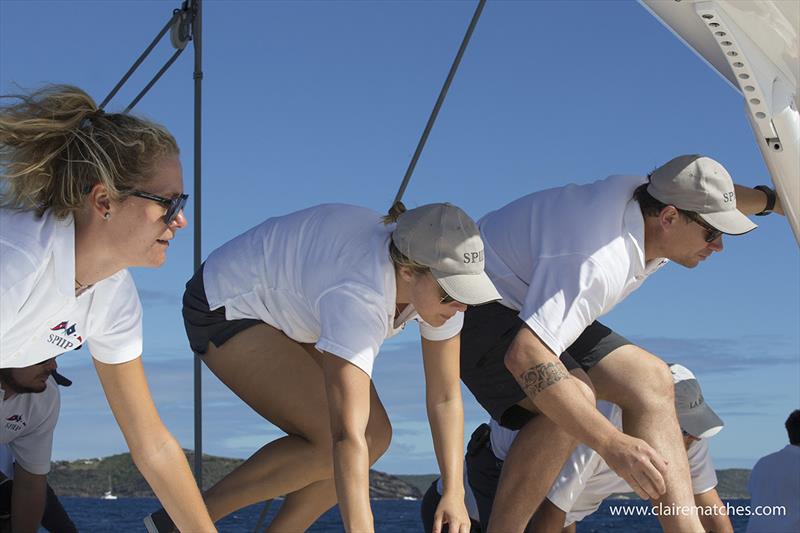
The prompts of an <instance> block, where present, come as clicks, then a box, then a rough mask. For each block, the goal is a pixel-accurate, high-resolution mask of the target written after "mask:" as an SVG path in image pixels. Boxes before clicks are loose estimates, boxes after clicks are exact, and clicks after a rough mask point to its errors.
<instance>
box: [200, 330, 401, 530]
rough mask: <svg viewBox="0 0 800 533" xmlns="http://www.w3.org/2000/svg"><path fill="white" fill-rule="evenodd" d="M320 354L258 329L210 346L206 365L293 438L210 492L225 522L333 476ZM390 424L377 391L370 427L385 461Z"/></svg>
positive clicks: (212, 507)
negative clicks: (234, 514) (244, 510)
mask: <svg viewBox="0 0 800 533" xmlns="http://www.w3.org/2000/svg"><path fill="white" fill-rule="evenodd" d="M320 358H321V354H319V353H318V352H317V351H316V350H315V349H314V348H313V347H304V346H301V345H300V344H298V343H296V342H294V341H293V340H291V339H289V338H288V337H287V336H286V335H284V334H283V333H282V332H280V331H278V330H277V329H275V328H273V327H271V326H268V325H266V324H259V325H257V326H253V327H251V328H249V329H246V330H244V331H242V332H241V333H239V334H237V335H236V336H234V337H233V338H232V339H230V340H229V341H228V342H226V343H225V344H224V345H223V346H221V347H219V348H217V347H215V346H213V345H209V350H208V353H207V354H206V355H205V356H203V361H204V362H205V363H206V365H207V366H208V368H209V369H210V370H211V371H212V372H213V373H214V374H215V375H216V376H217V377H218V378H219V379H220V380H221V381H222V382H223V383H225V384H226V385H227V386H228V387H229V388H230V389H231V390H232V391H233V392H235V393H236V395H237V396H239V397H240V398H241V399H242V400H244V401H245V403H247V404H248V405H249V406H250V407H252V408H253V409H254V410H255V411H256V412H257V413H258V414H260V415H261V416H262V417H264V418H265V419H267V420H269V421H270V422H272V423H273V424H275V425H276V426H278V427H279V428H281V429H282V430H284V431H285V432H286V433H288V435H287V436H286V437H283V438H280V439H277V440H275V441H273V442H271V443H269V444H267V445H266V446H264V447H263V448H261V449H260V450H259V451H258V452H256V453H255V454H254V455H253V456H252V457H250V458H249V459H248V460H247V461H245V462H244V463H243V464H242V465H240V466H239V467H238V468H236V469H235V470H234V471H233V472H231V473H230V474H228V475H227V476H226V477H225V478H223V479H222V480H221V481H220V482H219V483H217V484H216V485H214V486H213V487H211V488H210V489H209V490H208V491H207V492H206V494H205V500H206V505H207V506H208V510H209V513H210V514H211V518H212V519H214V520H218V519H220V518H222V517H224V516H226V515H228V514H229V513H231V512H233V511H235V510H237V509H241V508H242V507H244V506H246V505H250V504H253V503H257V502H260V501H263V500H266V499H270V498H274V497H276V496H281V495H284V494H289V493H293V492H296V491H298V490H300V489H302V488H303V487H306V486H307V485H311V484H312V483H315V482H317V481H320V480H324V479H328V478H330V477H332V475H333V458H332V455H331V434H330V421H329V418H328V403H327V398H326V394H325V382H324V378H323V375H322V369H321V366H320V361H321V359H320ZM390 440H391V426H390V425H389V420H388V418H387V417H386V412H385V410H384V409H383V406H382V405H381V403H380V399H379V398H378V395H377V393H376V392H375V389H374V387H373V388H372V394H371V403H370V418H369V422H368V425H367V444H368V446H369V449H370V456H373V455H375V456H376V459H377V457H380V455H381V454H383V452H384V451H385V450H386V449H387V448H388V446H389V441H390Z"/></svg>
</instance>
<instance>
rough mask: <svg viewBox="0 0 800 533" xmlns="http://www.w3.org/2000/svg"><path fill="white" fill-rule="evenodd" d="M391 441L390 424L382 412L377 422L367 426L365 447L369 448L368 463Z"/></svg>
mask: <svg viewBox="0 0 800 533" xmlns="http://www.w3.org/2000/svg"><path fill="white" fill-rule="evenodd" d="M391 442H392V424H391V423H390V422H389V419H388V418H387V417H386V415H385V414H384V415H383V416H381V417H379V419H378V422H376V423H374V424H370V425H369V426H367V448H369V459H370V463H374V462H375V461H377V460H378V459H379V458H380V457H381V456H382V455H383V454H384V453H386V450H388V449H389V444H391Z"/></svg>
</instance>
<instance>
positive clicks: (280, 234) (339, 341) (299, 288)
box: [203, 204, 464, 376]
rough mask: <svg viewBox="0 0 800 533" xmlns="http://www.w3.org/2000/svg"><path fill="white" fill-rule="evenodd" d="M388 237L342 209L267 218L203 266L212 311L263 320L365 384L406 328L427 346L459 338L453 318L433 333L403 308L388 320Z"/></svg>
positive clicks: (362, 212) (366, 218) (375, 224)
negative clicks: (355, 370)
mask: <svg viewBox="0 0 800 533" xmlns="http://www.w3.org/2000/svg"><path fill="white" fill-rule="evenodd" d="M393 229H394V226H393V225H390V226H386V225H384V224H383V222H382V221H381V216H380V215H379V214H378V213H375V212H374V211H371V210H369V209H366V208H363V207H356V206H351V205H343V204H323V205H319V206H315V207H310V208H308V209H304V210H302V211H297V212H295V213H291V214H289V215H285V216H281V217H275V218H270V219H268V220H266V221H265V222H263V223H261V224H259V225H258V226H256V227H254V228H252V229H251V230H249V231H247V232H245V233H243V234H242V235H239V236H238V237H236V238H235V239H233V240H231V241H229V242H228V243H226V244H224V245H223V246H221V247H220V248H218V249H216V250H215V251H214V252H212V253H211V255H210V256H209V257H208V259H207V260H206V263H205V267H204V269H203V284H204V286H205V291H206V298H207V299H208V304H209V307H210V309H211V310H214V309H218V308H220V307H222V306H224V307H225V317H226V318H227V319H228V320H234V319H241V318H251V319H257V320H261V321H263V322H265V323H267V324H269V325H271V326H273V327H275V328H277V329H279V330H281V331H283V332H284V333H285V334H286V335H287V336H288V337H289V338H291V339H294V340H295V341H297V342H302V343H313V344H315V346H316V347H317V349H318V350H320V351H325V352H329V353H332V354H335V355H337V356H339V357H341V358H343V359H345V360H347V361H349V362H351V363H353V364H354V365H356V366H357V367H359V368H360V369H362V370H363V371H364V372H366V373H367V374H368V375H370V376H371V375H372V367H373V363H374V361H375V358H376V357H377V355H378V350H379V349H380V346H381V344H382V343H383V341H384V340H385V339H387V338H389V337H391V336H393V335H395V334H396V333H397V332H398V331H400V330H401V329H402V328H403V326H404V324H405V322H407V321H408V320H412V319H417V320H418V321H419V323H420V334H421V335H422V336H423V337H424V338H426V339H429V340H434V341H435V340H445V339H449V338H451V337H453V336H455V335H457V334H458V333H459V332H460V331H461V326H462V324H463V321H464V317H463V314H462V313H456V315H455V316H453V317H452V318H451V319H450V320H448V321H447V322H446V323H445V324H444V325H442V326H440V327H433V326H430V325H429V324H426V323H425V322H423V321H422V320H421V319H420V318H419V317H418V315H417V313H416V311H415V310H414V308H413V307H412V306H410V305H409V306H407V307H406V308H405V309H404V311H403V313H402V314H401V316H400V317H398V320H395V319H394V315H395V305H396V300H397V295H396V291H397V287H396V285H395V283H396V282H395V273H394V265H393V264H392V261H391V258H390V257H389V240H390V238H391V232H392V230H393Z"/></svg>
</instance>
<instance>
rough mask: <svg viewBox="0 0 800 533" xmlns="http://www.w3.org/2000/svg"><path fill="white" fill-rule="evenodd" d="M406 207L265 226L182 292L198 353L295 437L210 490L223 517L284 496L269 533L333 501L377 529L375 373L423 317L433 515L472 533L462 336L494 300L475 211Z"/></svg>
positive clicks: (306, 519) (384, 429) (325, 212)
mask: <svg viewBox="0 0 800 533" xmlns="http://www.w3.org/2000/svg"><path fill="white" fill-rule="evenodd" d="M404 211H405V209H404V208H403V207H402V205H401V204H398V205H396V206H395V207H394V208H393V209H392V211H391V213H390V214H389V216H388V217H385V218H382V217H381V216H380V215H379V214H378V213H376V212H374V211H371V210H369V209H365V208H362V207H355V206H350V205H341V204H326V205H319V206H315V207H311V208H308V209H305V210H302V211H298V212H295V213H291V214H288V215H285V216H280V217H276V218H271V219H269V220H267V221H265V222H263V223H261V224H259V225H258V226H256V227H254V228H252V229H251V230H249V231H247V232H245V233H243V234H242V235H240V236H238V237H236V238H235V239H233V240H232V241H230V242H228V243H227V244H224V245H223V246H222V247H220V248H218V249H217V250H215V251H214V252H212V253H211V255H210V256H209V257H208V259H207V260H206V262H205V263H204V265H203V266H202V267H201V269H200V270H198V271H197V273H195V275H194V277H193V278H192V279H191V280H190V281H189V283H187V285H186V292H185V293H184V297H183V316H184V322H185V325H186V332H187V335H188V337H189V343H190V344H191V346H192V349H193V350H194V351H195V352H196V353H197V354H199V355H200V357H201V358H202V359H203V361H204V362H205V364H206V366H208V368H209V369H210V370H211V371H212V372H213V373H214V374H215V375H216V376H217V377H218V378H219V379H220V380H221V381H222V382H224V383H225V385H227V386H228V387H229V388H230V389H231V390H232V391H233V392H234V393H236V395H238V396H239V397H240V398H241V399H242V400H243V401H244V402H245V403H247V404H248V405H249V406H250V407H251V408H252V409H254V410H255V411H256V412H257V413H258V414H259V415H260V416H262V417H263V418H264V419H265V420H268V421H270V422H272V423H273V424H275V425H276V426H278V427H279V428H281V429H282V430H283V431H285V432H286V436H285V437H283V438H280V439H277V440H275V441H272V442H270V443H267V444H266V445H265V446H264V447H263V448H261V449H260V450H259V451H257V452H256V453H255V454H254V455H253V456H252V457H250V459H248V460H247V461H246V462H245V463H244V464H243V465H241V466H240V467H239V468H237V469H236V470H234V471H233V472H231V473H230V474H229V475H228V476H227V477H226V478H224V479H223V480H221V481H220V482H219V483H218V484H217V485H215V486H214V487H212V488H211V489H210V490H209V491H208V492H207V493H206V494H205V499H206V505H207V506H208V510H209V513H210V514H211V517H212V518H213V519H214V520H218V519H220V518H222V517H224V516H226V515H228V514H229V513H231V512H233V511H235V510H237V509H240V508H242V507H244V506H246V505H249V504H252V503H256V502H259V501H263V500H264V499H269V498H275V497H277V496H281V495H287V496H286V500H285V501H284V503H283V505H282V506H281V509H280V511H279V513H278V515H277V516H276V517H275V518H274V519H273V521H272V523H271V524H270V531H286V532H295V531H304V530H306V529H307V528H308V527H309V526H310V525H311V524H312V523H313V522H314V521H315V520H316V519H317V518H318V517H319V516H320V515H321V514H322V513H323V512H325V511H326V510H327V509H328V508H330V507H331V506H333V505H334V504H335V503H336V502H337V500H338V503H339V509H340V511H341V514H342V520H343V522H344V527H345V529H346V530H347V531H351V532H358V533H367V532H369V531H373V530H374V524H373V519H372V512H371V510H370V503H369V467H370V465H371V464H373V463H374V462H375V461H377V460H378V458H379V457H380V456H381V455H382V454H383V453H384V452H385V451H386V449H387V448H388V446H389V441H390V440H391V425H390V424H389V419H388V418H387V416H386V411H385V410H384V408H383V405H382V404H381V401H380V399H379V397H378V393H377V391H376V390H375V387H374V386H373V384H372V380H371V376H372V369H373V363H374V362H375V359H376V357H377V355H378V351H379V350H380V347H381V344H382V343H383V342H384V340H386V339H387V338H389V337H391V336H393V335H394V334H396V333H397V332H399V331H400V330H401V329H402V328H403V327H405V325H406V323H407V322H409V321H412V320H417V321H418V322H419V328H420V335H421V337H422V358H423V362H424V369H425V381H426V400H427V401H426V403H427V409H428V418H429V421H430V425H431V433H432V436H433V443H434V448H435V450H436V457H437V459H438V461H439V465H440V467H441V468H442V470H443V472H445V474H444V476H443V479H444V496H443V498H442V501H441V502H440V504H439V508H438V509H437V511H436V520H437V523H438V525H439V526H441V525H442V524H443V523H447V524H449V527H450V531H451V533H467V532H468V531H469V525H470V522H469V516H468V515H467V511H466V509H465V507H464V487H463V476H462V463H463V459H462V458H463V446H464V423H463V407H462V402H461V386H460V381H459V336H460V331H461V325H462V323H463V311H464V310H465V309H466V308H467V305H478V304H482V303H485V302H488V301H492V300H495V299H497V298H498V294H497V291H495V289H494V286H493V285H492V283H491V282H490V281H489V279H488V277H486V274H484V272H483V242H482V241H481V238H480V234H479V232H478V228H477V226H476V225H475V223H474V222H473V221H472V220H471V219H470V218H469V216H467V214H466V213H464V212H463V211H462V210H461V209H459V208H457V207H455V206H452V205H449V204H431V205H425V206H422V207H418V208H416V209H412V210H410V211H405V212H404ZM386 357H388V355H387V356H386ZM397 378H398V379H403V377H402V376H398V377H397ZM145 523H146V524H148V527H149V531H151V532H166V531H172V529H173V524H172V523H170V521H169V520H168V518H167V517H166V516H165V513H164V512H163V511H159V512H157V513H154V514H152V515H150V516H148V517H147V518H146V520H145Z"/></svg>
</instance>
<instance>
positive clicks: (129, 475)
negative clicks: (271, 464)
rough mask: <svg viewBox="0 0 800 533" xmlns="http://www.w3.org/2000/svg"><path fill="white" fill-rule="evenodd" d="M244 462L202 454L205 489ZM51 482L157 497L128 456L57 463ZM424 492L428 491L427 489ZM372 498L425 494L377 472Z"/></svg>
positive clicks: (78, 492) (80, 491)
mask: <svg viewBox="0 0 800 533" xmlns="http://www.w3.org/2000/svg"><path fill="white" fill-rule="evenodd" d="M184 452H185V453H186V458H187V459H188V460H189V464H192V462H193V461H194V452H192V451H188V450H184ZM242 462H243V460H242V459H230V458H227V457H215V456H213V455H205V454H203V487H204V488H209V487H211V486H212V485H214V484H215V483H216V482H217V481H219V480H220V479H222V478H223V477H224V476H225V475H226V474H227V473H228V472H230V471H231V470H233V469H234V468H236V467H237V466H239V465H240V464H241V463H242ZM431 477H433V476H431ZM48 481H49V482H50V485H51V486H52V487H53V489H55V491H56V494H58V495H59V496H77V497H82V498H100V497H102V496H103V495H104V494H105V493H106V492H111V493H112V494H113V495H115V496H119V497H122V498H153V497H154V495H153V491H151V490H150V486H149V485H148V484H147V482H146V481H145V480H144V478H143V477H142V475H141V474H140V473H139V470H138V469H137V468H136V466H135V465H134V464H133V460H132V459H131V454H129V453H121V454H119V455H111V456H109V457H102V458H100V457H98V458H95V459H78V460H76V461H55V462H53V463H52V466H51V469H50V474H48ZM425 489H426V490H427V487H426V488H425ZM369 495H370V498H372V499H384V500H402V499H409V498H412V499H418V498H421V497H422V493H421V492H420V490H419V489H418V488H417V487H416V486H415V485H412V484H410V483H408V482H406V481H404V480H402V479H401V478H400V477H398V476H392V475H389V474H385V473H383V472H378V471H376V470H370V472H369Z"/></svg>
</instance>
